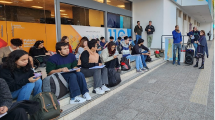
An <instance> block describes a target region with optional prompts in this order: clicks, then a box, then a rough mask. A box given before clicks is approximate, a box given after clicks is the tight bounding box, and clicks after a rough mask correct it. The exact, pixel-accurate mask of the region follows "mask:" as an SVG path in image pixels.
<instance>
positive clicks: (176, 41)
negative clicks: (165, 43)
mask: <svg viewBox="0 0 215 120" xmlns="http://www.w3.org/2000/svg"><path fill="white" fill-rule="evenodd" d="M172 35H173V63H172V64H173V65H174V64H175V61H176V51H177V50H178V65H180V56H181V41H182V36H181V31H180V30H179V26H178V25H176V26H175V30H174V31H172Z"/></svg>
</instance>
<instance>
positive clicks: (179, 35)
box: [172, 30, 182, 43]
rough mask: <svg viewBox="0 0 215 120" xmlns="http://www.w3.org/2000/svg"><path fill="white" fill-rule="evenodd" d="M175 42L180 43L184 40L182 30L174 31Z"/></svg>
mask: <svg viewBox="0 0 215 120" xmlns="http://www.w3.org/2000/svg"><path fill="white" fill-rule="evenodd" d="M172 35H173V43H180V42H181V41H182V36H181V32H180V33H178V32H176V30H174V31H172Z"/></svg>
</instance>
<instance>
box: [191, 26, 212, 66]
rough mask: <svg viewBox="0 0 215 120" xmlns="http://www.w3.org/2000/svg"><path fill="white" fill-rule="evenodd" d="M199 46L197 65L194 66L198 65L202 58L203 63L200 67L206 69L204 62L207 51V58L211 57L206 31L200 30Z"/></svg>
mask: <svg viewBox="0 0 215 120" xmlns="http://www.w3.org/2000/svg"><path fill="white" fill-rule="evenodd" d="M197 44H198V47H197V55H196V65H195V66H194V67H198V63H199V58H202V65H201V67H200V68H199V69H204V62H205V53H206V54H207V58H208V57H209V54H208V45H207V40H206V37H205V31H204V30H201V31H200V38H199V40H198V41H197Z"/></svg>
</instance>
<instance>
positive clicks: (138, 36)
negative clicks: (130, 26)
mask: <svg viewBox="0 0 215 120" xmlns="http://www.w3.org/2000/svg"><path fill="white" fill-rule="evenodd" d="M141 38H142V37H141V35H136V44H137V43H138V40H139V39H141Z"/></svg>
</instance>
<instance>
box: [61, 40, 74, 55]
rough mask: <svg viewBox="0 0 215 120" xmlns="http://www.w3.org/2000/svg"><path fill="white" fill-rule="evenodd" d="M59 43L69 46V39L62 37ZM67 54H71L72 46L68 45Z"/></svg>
mask: <svg viewBox="0 0 215 120" xmlns="http://www.w3.org/2000/svg"><path fill="white" fill-rule="evenodd" d="M61 42H65V43H68V44H69V37H68V36H63V37H62V39H61ZM69 53H72V46H71V45H70V44H69Z"/></svg>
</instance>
